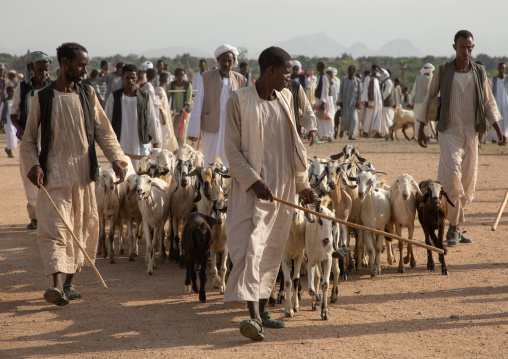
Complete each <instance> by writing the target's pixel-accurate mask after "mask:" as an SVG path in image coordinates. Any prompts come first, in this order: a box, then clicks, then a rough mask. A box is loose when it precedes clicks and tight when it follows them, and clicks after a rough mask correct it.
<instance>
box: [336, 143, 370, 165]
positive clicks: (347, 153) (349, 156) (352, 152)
mask: <svg viewBox="0 0 508 359" xmlns="http://www.w3.org/2000/svg"><path fill="white" fill-rule="evenodd" d="M343 156H344V158H343V160H346V161H347V160H350V161H352V160H353V157H356V158H357V159H358V161H360V162H361V163H363V162H365V161H366V160H365V158H363V157H362V156H360V153H359V152H358V148H357V147H356V146H354V145H345V146H344V148H343V149H342V152H340V153H337V154H336V155H331V156H330V158H331V159H332V160H335V161H336V160H339V159H341V158H342V157H343Z"/></svg>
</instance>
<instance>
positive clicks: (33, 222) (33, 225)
mask: <svg viewBox="0 0 508 359" xmlns="http://www.w3.org/2000/svg"><path fill="white" fill-rule="evenodd" d="M26 228H27V229H37V220H36V219H32V220H31V221H30V223H29V224H28V225H27V226H26Z"/></svg>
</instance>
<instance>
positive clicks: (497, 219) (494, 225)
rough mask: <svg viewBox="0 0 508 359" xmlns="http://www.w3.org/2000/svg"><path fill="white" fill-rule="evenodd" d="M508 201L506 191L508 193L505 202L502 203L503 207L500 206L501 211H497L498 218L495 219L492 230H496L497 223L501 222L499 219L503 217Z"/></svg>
mask: <svg viewBox="0 0 508 359" xmlns="http://www.w3.org/2000/svg"><path fill="white" fill-rule="evenodd" d="M506 201H508V191H506V194H505V195H504V200H503V203H501V207H499V211H498V212H497V217H496V220H495V221H494V224H493V225H492V228H491V229H492V230H493V231H495V230H496V228H497V224H498V223H499V220H500V219H501V215H502V214H503V211H504V207H505V206H506Z"/></svg>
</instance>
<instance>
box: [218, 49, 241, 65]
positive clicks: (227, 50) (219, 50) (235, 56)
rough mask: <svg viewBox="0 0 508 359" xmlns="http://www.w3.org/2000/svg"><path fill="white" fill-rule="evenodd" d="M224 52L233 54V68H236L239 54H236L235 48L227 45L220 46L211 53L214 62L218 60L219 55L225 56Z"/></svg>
mask: <svg viewBox="0 0 508 359" xmlns="http://www.w3.org/2000/svg"><path fill="white" fill-rule="evenodd" d="M226 52H231V53H232V54H233V57H234V59H235V63H234V64H233V67H238V55H240V53H239V52H238V49H237V48H236V47H233V46H231V45H228V44H224V45H220V46H219V47H218V48H217V49H216V50H215V52H214V53H213V55H214V57H215V61H217V59H218V58H219V56H220V55H222V54H225V53H226ZM217 62H218V61H217Z"/></svg>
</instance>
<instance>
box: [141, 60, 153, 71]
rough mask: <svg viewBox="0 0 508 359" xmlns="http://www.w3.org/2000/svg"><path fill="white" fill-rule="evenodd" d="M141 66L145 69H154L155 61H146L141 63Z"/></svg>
mask: <svg viewBox="0 0 508 359" xmlns="http://www.w3.org/2000/svg"><path fill="white" fill-rule="evenodd" d="M141 67H142V68H143V70H145V71H146V70H148V69H153V62H152V61H145V62H143V63H142V64H141Z"/></svg>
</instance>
